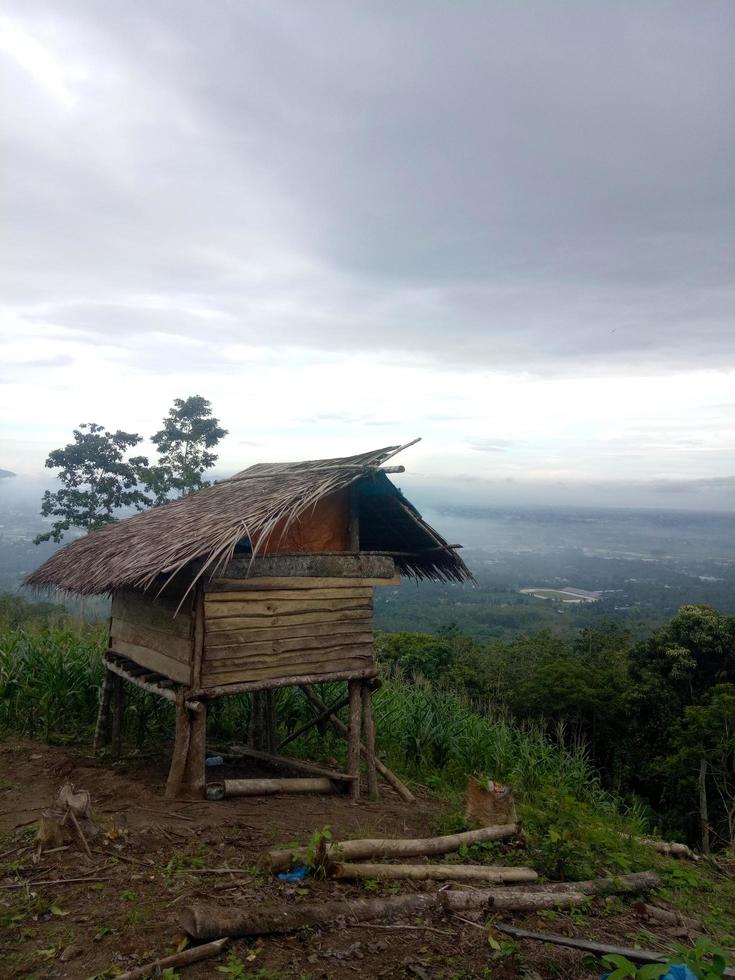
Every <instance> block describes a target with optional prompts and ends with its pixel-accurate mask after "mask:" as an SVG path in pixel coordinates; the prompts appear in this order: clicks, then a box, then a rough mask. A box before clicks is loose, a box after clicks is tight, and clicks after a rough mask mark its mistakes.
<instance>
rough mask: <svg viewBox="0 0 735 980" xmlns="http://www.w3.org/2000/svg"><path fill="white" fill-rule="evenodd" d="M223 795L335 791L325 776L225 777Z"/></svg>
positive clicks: (266, 794)
mask: <svg viewBox="0 0 735 980" xmlns="http://www.w3.org/2000/svg"><path fill="white" fill-rule="evenodd" d="M224 788H225V796H226V797H230V796H274V795H275V794H277V793H335V792H336V791H337V790H336V786H335V784H334V783H333V782H332V780H331V779H327V777H326V776H311V777H308V776H306V777H295V778H293V779H225V781H224Z"/></svg>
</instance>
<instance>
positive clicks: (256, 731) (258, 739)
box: [247, 691, 264, 750]
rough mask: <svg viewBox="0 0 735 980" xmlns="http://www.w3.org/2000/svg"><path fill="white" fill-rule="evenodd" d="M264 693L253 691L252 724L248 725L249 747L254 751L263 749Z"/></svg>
mask: <svg viewBox="0 0 735 980" xmlns="http://www.w3.org/2000/svg"><path fill="white" fill-rule="evenodd" d="M263 713H264V712H263V692H262V691H253V693H252V694H251V695H250V723H249V724H248V739H247V741H248V745H249V746H250V747H251V748H253V749H261V750H262V749H263V744H262V743H263Z"/></svg>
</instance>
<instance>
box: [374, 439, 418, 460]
mask: <svg viewBox="0 0 735 980" xmlns="http://www.w3.org/2000/svg"><path fill="white" fill-rule="evenodd" d="M417 442H421V436H416V438H415V439H412V440H411V441H410V442H404V443H403V445H402V446H398V448H397V449H394V450H393V452H390V453H388V455H387V456H386V457H385V458H384V459H383V462H384V463H385V462H387V461H388V460H389V459H393V457H394V456H397V455H398V453H402V452H403V450H404V449H410V447H411V446H415V445H416V443H417Z"/></svg>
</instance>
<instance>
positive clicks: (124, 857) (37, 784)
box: [0, 740, 671, 980]
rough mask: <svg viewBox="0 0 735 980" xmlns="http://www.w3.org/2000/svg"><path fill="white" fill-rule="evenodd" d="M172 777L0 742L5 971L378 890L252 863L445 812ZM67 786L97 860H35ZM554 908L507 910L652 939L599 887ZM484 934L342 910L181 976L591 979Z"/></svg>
mask: <svg viewBox="0 0 735 980" xmlns="http://www.w3.org/2000/svg"><path fill="white" fill-rule="evenodd" d="M212 772H213V773H215V774H216V777H217V778H222V776H223V775H228V776H232V775H235V774H237V775H245V774H247V773H246V772H245V771H244V770H242V769H238V770H237V771H235V770H232V769H229V768H226V769H224V768H219V769H216V770H213V771H212ZM165 776H166V770H165V764H164V757H163V756H162V757H161V758H148V759H144V760H138V761H130V762H127V763H126V762H123V763H121V764H118V765H117V766H115V767H113V766H112V765H111V764H110V763H109V762H103V761H99V760H96V759H94V758H93V757H92V755H91V752H90V751H88V750H86V749H84V748H80V747H78V746H77V747H74V748H61V747H55V746H47V745H41V744H38V743H35V742H27V741H17V740H13V741H5V742H3V743H0V835H2V836H0V977H2V978H15V977H19V978H20V977H23V978H31V977H32V978H46V977H48V978H93V977H111V976H114V975H115V974H117V973H120V972H123V971H125V970H130V969H132V968H134V967H136V966H140V965H142V964H144V963H147V962H149V961H151V960H153V959H155V958H157V957H159V956H162V955H165V954H166V953H170V952H173V951H175V949H176V948H178V947H179V944H180V943H182V941H183V940H184V939H185V937H184V934H183V931H182V929H181V927H180V925H179V921H178V915H179V910H180V909H181V908H182V907H183V906H185V905H187V904H189V903H192V902H193V903H196V902H197V901H206V902H215V903H221V904H222V905H223V906H227V907H230V908H231V907H232V906H233V904H235V905H238V906H241V907H243V908H245V909H247V908H248V907H251V908H255V907H258V906H263V905H266V904H269V905H278V904H280V905H282V906H285V905H289V906H292V905H298V904H300V903H305V904H311V903H313V902H315V901H319V900H321V899H330V898H331V899H335V898H340V897H342V898H350V897H358V896H362V897H367V896H366V891H365V888H364V886H360V885H353V884H348V883H344V882H337V881H315V880H310V879H307V880H305V881H304V882H303V883H298V884H288V883H284V882H281V881H279V880H278V879H276V878H275V877H272V876H270V875H267V874H265V873H264V872H262V871H260V870H258V868H257V867H256V863H257V861H258V858H259V857H260V856H261V855H262V853H263V852H264V851H265V850H267V849H269V848H270V847H272V846H273V845H276V844H288V843H291V842H299V843H307V842H308V839H309V837H310V835H311V834H312V833H313V832H314V831H317V830H321V829H322V828H324V827H325V826H329V827H330V828H331V830H332V832H333V834H334V835H335V837H337V838H339V837H343V838H349V837H375V836H384V837H399V836H408V837H423V836H429V835H430V834H431V833H432V825H433V822H434V821H435V820H436V819H437V818H438V817H440V816H441V814H442V813H443V812H444V810H445V806H444V804H442V803H441V802H439V801H437V800H434V799H431V798H429V797H424V798H422V799H420V800H419V801H418V803H417V804H416V805H415V806H408V805H406V804H404V803H403V802H402V801H401V800H400V799H399V797H398V796H397V795H395V794H394V793H393V792H392V791H391V790H389V789H388V788H387V787H386V786H385V785H384V784H383V785H381V795H382V798H381V800H380V802H361V803H359V804H357V805H355V804H351V803H350V801H349V800H348V799H345V798H343V797H341V796H340V797H331V796H299V797H265V798H244V799H242V798H241V799H237V800H226V801H222V802H219V803H208V802H179V801H177V802H176V803H173V804H168V803H166V802H165V801H164V799H163V785H164V782H165ZM64 782H71V783H72V784H73V785H74V786H75V787H76V788H77V789H79V788H83V789H87V790H88V791H89V792H90V793H91V795H92V800H93V807H94V813H95V820H96V822H97V824H98V826H99V827H100V829H101V831H102V833H101V835H100V836H99V838H98V839H97V840H96V841H95V843H94V844H93V847H92V850H93V858H92V860H90V859H89V858H88V857H87V856H86V855H85V854H84V853H83V852H82V851H81V850H80V848H78V847H76V846H70V847H69V848H68V849H65V850H59V851H55V852H54V853H44V854H42V856H41V858H40V860H39V861H38V862H37V863H34V856H35V843H34V835H35V830H36V821H37V820H38V818H39V816H40V811H41V810H42V809H43V808H45V807H47V806H49V805H50V803H51V801H52V800H53V798H54V797H55V795H56V793H57V791H58V789H59V787H60V786H61V785H62V784H63V783H64ZM509 846H511V847H512V846H517V845H512V844H511V845H509ZM207 869H210V870H207ZM211 869H235V872H237V871H238V870H240V871H241V872H243V871H244V872H245V873H232V874H231V873H229V872H228V871H227V870H225V871H224V873H223V872H222V871H212V870H211ZM75 878H76V879H79V878H82V879H84V880H83V881H79V880H76V881H72V880H71V879H75ZM431 887H432V883H424V882H416V883H408V884H401V885H400V886H397V884H396V883H394V882H384V883H381V884H379V885H375V886H373V889H374V890H372V891H371V895H372V896H373V897H376V896H380V895H389V894H394V893H395V892H396V891H398V890H400V891H403V892H405V891H411V890H423V889H425V888H431ZM434 887H436V884H435V883H434ZM466 918H467V917H466ZM549 920H550V915H549V913H546V914H544V913H539V914H533V915H518V914H512V915H511V914H505V915H504V916H502V917H500V916H499V917H498V921H507V922H512V923H514V924H516V925H519V926H521V927H523V928H527V929H533V930H537V931H543V930H546V931H552V932H556V933H564V934H566V935H570V936H571V935H578V936H584V937H586V938H596V939H605V938H607V939H609V940H610V941H613V942H618V943H627V944H629V945H641V942H640V937H639V930H640V925H639V923H637V921H636V919H635V917H634V916H633V915H632V913H631V912H630V911H629V910H628V908H627V907H626V906H623V905H621V903H620V902H618V901H617V900H615V905H612V904H611V902H610V900H607V902H606V901H605V900H603V899H598V900H595V901H594V902H593V903H592V911H591V912H585V913H584V914H583V913H582V912H580V911H579V910H577V911H573V912H571V913H569V914H563V913H553V921H549ZM488 934H489V933H488V928H487V927H486V925H485V924H484V922H483V921H482V920H480V921H476V922H472V921H469V920H467V921H465V920H462V919H459V918H457V917H455V916H438V915H437V916H436V917H435V918H431V919H430V918H426V917H423V918H420V919H416V918H415V917H413V918H410V917H409V918H406V919H402V920H400V921H398V920H397V921H393V922H386V923H375V924H363V925H353V924H350V923H349V922H348V921H345V920H340V921H339V922H337V923H335V927H334V928H333V929H328V930H319V931H302V932H300V933H298V934H295V935H288V936H277V937H266V938H263V939H262V940H258V941H245V940H243V941H239V942H235V943H233V944H232V946H231V947H230V950H229V951H227V952H225V953H223V954H221V955H220V957H219V958H218V959H216V960H210V961H208V962H205V963H202V964H197V965H193V966H190V967H187V968H185V969H184V970H183V971H182V975H184V976H185V977H186V978H187V980H188V978H192V980H194V978H200V977H213V976H217V975H220V976H222V975H229V976H231V977H234V978H239V980H243V978H252V980H255V978H260V980H276V978H282V977H283V978H285V977H300V978H307V977H308V978H312V980H317V978H322V977H330V978H331V977H334V978H342V977H346V978H347V977H348V978H354V977H392V976H399V977H400V976H405V977H419V978H426V977H432V978H433V977H438V978H457V980H459V978H471V977H497V978H501V980H502V978H505V977H528V978H538V977H541V978H546V977H565V978H566V977H569V978H573V977H582V976H584V977H591V976H594V975H595V973H594V972H591V971H590V969H589V968H586V967H584V966H583V964H582V955H581V954H579V953H576V952H574V951H571V950H563V949H559V948H556V947H550V946H546V945H543V944H539V943H534V942H528V941H524V942H522V943H513V942H511V941H509V937H504V936H503V935H501V934H500V933H495V934H493V933H490V935H491V936H492V937H493V938H492V941H491V942H489V941H488ZM670 942H671V936H670V935H668V934H667V933H666V932H664V931H660V932H659V933H657V934H653V935H651V934H650V933H649V934H648V936H647V941H646V943H645V945H646V946H648V947H649V948H664V947H665V946H666V945H668V944H669V943H670ZM496 946H500V948H499V949H498V948H495V947H496ZM233 956H234V957H236V958H237V961H238V963H236V962H234V959H233ZM238 964H239V965H238Z"/></svg>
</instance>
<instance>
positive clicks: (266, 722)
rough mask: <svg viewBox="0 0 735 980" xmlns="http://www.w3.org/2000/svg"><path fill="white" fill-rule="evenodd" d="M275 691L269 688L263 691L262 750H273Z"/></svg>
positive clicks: (274, 737) (274, 740)
mask: <svg viewBox="0 0 735 980" xmlns="http://www.w3.org/2000/svg"><path fill="white" fill-rule="evenodd" d="M276 730H277V721H276V692H275V691H274V690H273V689H272V688H271V689H270V690H267V691H263V745H262V746H261V748H262V749H263V751H264V752H275V751H276V743H277V741H278V737H277V735H276Z"/></svg>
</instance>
